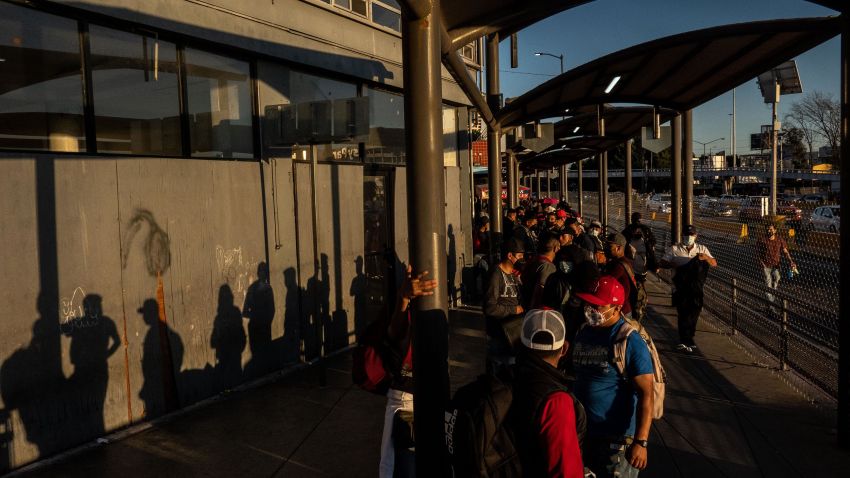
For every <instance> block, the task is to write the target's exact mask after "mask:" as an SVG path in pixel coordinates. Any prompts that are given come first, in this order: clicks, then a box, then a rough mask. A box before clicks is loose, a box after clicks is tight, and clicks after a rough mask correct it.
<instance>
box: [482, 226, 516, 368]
mask: <svg viewBox="0 0 850 478" xmlns="http://www.w3.org/2000/svg"><path fill="white" fill-rule="evenodd" d="M524 255H525V246H524V245H523V243H522V242H521V241H519V240H518V239H517V238H513V239H511V240H509V241H507V242H505V244H504V247H503V248H502V262H500V263H499V264H498V265H497V266H496V267H494V268H493V272H492V273H491V274H490V281H489V283H488V285H487V293H486V294H485V295H484V320H485V322H484V324H485V328H486V331H487V368H488V370H490V371H492V372H496V371H498V370H499V369H500V368H501V367H503V366H505V365H509V364H510V363H511V362H512V361H513V360H512V358H513V344H512V340H514V339H518V336H516V337H511V335H512V334H513V333H514V332H517V331H518V330H519V326H521V325H522V313H523V312H525V310H524V309H523V307H522V305H521V304H522V290H521V287H520V282H519V279H518V277H517V272H518V271H515V269H514V265H516V263H517V262H519V261H521V260H522V259H523V256H524Z"/></svg>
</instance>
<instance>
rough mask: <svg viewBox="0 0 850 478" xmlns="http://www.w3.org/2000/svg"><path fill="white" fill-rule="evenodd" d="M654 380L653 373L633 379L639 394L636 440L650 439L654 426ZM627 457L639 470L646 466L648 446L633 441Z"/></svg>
mask: <svg viewBox="0 0 850 478" xmlns="http://www.w3.org/2000/svg"><path fill="white" fill-rule="evenodd" d="M653 380H655V379H654V378H653V375H652V374H651V373H648V374H643V375H638V376H636V377H634V378H633V379H632V383H633V384H634V386H635V390H636V391H637V396H638V402H637V410H636V412H637V416H636V417H635V441H638V440H648V439H649V429H650V428H651V427H652V407H653V405H654V404H653V391H652V388H653V383H652V382H653ZM626 458H627V459H628V460H629V463H630V464H631V465H632V466H633V467H635V468H637V469H638V470H643V469H644V468H646V462H647V456H646V448H644V447H642V446H641V445H639V444H637V443H634V442H633V443H632V444H631V445H630V446H629V449H628V453H627V455H626Z"/></svg>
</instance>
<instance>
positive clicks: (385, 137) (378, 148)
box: [365, 89, 406, 164]
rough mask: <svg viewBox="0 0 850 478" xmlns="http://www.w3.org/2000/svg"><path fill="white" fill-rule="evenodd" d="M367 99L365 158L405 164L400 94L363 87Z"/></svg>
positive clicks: (402, 104) (402, 103) (370, 160)
mask: <svg viewBox="0 0 850 478" xmlns="http://www.w3.org/2000/svg"><path fill="white" fill-rule="evenodd" d="M367 95H368V98H369V138H368V139H367V141H366V158H365V159H366V161H367V162H371V163H391V164H404V163H405V151H406V148H405V143H404V97H403V96H402V95H399V94H395V93H390V92H388V91H382V90H374V89H369V90H367Z"/></svg>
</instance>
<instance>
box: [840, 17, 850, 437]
mask: <svg viewBox="0 0 850 478" xmlns="http://www.w3.org/2000/svg"><path fill="white" fill-rule="evenodd" d="M845 10H846V7H845ZM841 18H842V20H843V21H842V27H843V28H842V32H841V156H840V161H841V170H842V171H843V172H844V174H842V175H841V190H842V191H843V194H841V207H842V209H844V210H845V211H847V210H850V193H848V192H850V174H848V173H849V172H850V58H848V57H850V19H848V18H847V12H846V11H845V12H844V14H843V15H842V16H841ZM839 232H840V233H841V234H840V235H839V240H840V241H841V247H840V259H839V261H840V262H839V265H840V267H839V270H842V271H848V270H850V222H848V221H844V222H843V223H842V224H841V230H840V231H839ZM846 277H847V274H844V275H843V276H842V278H841V283H840V284H839V285H838V287H839V290H845V289H846V287H847V285H848V284H846V283H845V282H844V279H845V278H846ZM838 296H839V302H838V317H846V316H847V314H850V294H847V293H844V294H838ZM838 331H839V332H838V443H839V445H840V446H841V447H842V448H844V449H850V321H848V320H839V321H838Z"/></svg>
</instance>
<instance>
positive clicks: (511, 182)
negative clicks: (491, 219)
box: [507, 151, 517, 208]
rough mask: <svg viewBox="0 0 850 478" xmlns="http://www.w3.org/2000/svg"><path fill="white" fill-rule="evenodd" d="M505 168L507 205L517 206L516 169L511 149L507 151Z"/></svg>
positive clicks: (514, 157)
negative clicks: (506, 175)
mask: <svg viewBox="0 0 850 478" xmlns="http://www.w3.org/2000/svg"><path fill="white" fill-rule="evenodd" d="M507 156H508V161H507V163H508V164H507V170H508V207H509V208H515V207H517V170H516V154H514V152H513V151H508V152H507Z"/></svg>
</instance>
